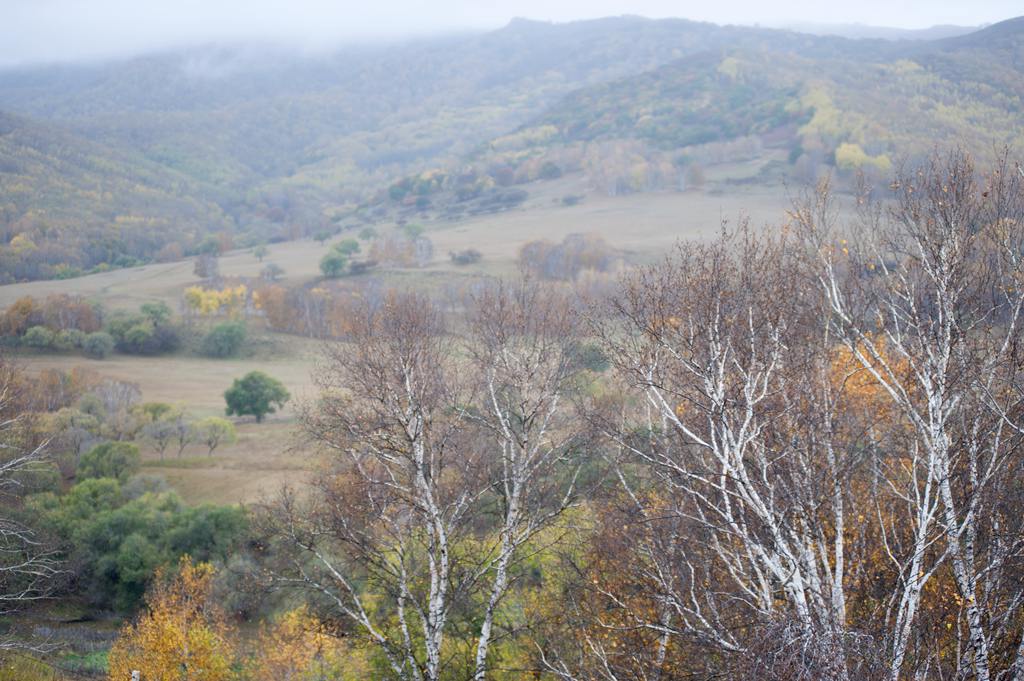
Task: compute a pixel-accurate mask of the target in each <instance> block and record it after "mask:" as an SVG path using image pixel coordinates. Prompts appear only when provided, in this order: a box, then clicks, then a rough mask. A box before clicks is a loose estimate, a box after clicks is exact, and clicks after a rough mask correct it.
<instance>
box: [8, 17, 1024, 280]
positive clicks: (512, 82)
mask: <svg viewBox="0 0 1024 681" xmlns="http://www.w3.org/2000/svg"><path fill="white" fill-rule="evenodd" d="M1021 36H1022V30H1021V23H1020V21H1019V20H1017V21H1008V22H1001V23H999V24H995V25H993V26H990V27H988V28H986V29H984V30H982V31H980V32H974V33H969V34H965V35H961V36H958V37H953V38H946V39H944V40H925V39H914V40H908V39H901V40H883V39H877V38H873V39H858V40H853V39H848V38H843V37H836V36H818V35H811V34H808V33H799V32H794V31H787V30H781V29H767V28H754V27H743V26H721V25H716V24H711V23H705V22H695V21H687V20H680V19H663V20H651V19H644V18H640V17H617V18H604V19H598V20H591V21H575V22H569V23H551V22H542V21H531V20H515V21H512V22H511V23H509V24H508V25H506V26H505V27H503V28H501V29H499V30H495V31H488V32H480V31H476V32H468V33H459V34H447V35H442V36H436V37H423V38H417V39H408V40H400V41H392V42H388V43H377V44H362V45H349V46H347V47H343V48H339V49H334V50H322V51H316V52H303V51H298V50H295V49H294V48H290V47H282V46H281V45H279V44H273V43H254V42H242V43H234V44H211V45H209V46H206V47H195V48H188V49H168V50H164V51H160V52H154V53H150V54H145V55H141V56H136V57H132V58H127V59H115V60H109V61H102V62H79V63H67V64H58V65H36V66H24V67H19V68H9V69H6V70H3V71H0V111H2V112H5V116H4V119H3V120H4V123H3V126H4V133H3V134H2V135H0V189H2V190H3V193H2V198H0V260H2V261H3V264H4V267H3V268H2V269H3V273H4V276H5V277H6V278H7V279H8V280H12V279H21V278H26V277H27V278H39V277H43V278H46V277H52V276H57V275H61V276H64V275H66V274H67V273H72V274H73V273H75V272H78V271H81V270H84V269H88V268H91V267H94V266H97V265H103V264H105V265H107V266H118V265H123V264H130V263H134V262H141V261H148V260H151V259H154V258H158V259H168V258H170V259H173V258H175V257H180V256H181V255H183V254H188V253H190V252H192V251H193V250H194V249H195V248H196V247H197V245H198V243H199V242H200V241H201V240H202V238H203V237H204V235H206V234H209V233H225V234H229V235H230V236H231V238H232V239H233V241H234V242H235V243H237V244H241V245H245V244H247V243H256V242H259V241H262V240H267V239H289V238H295V237H298V236H302V235H306V234H310V233H313V232H314V231H317V230H322V229H339V228H343V227H345V226H346V225H349V226H351V225H355V224H363V223H365V222H367V221H369V222H372V221H374V220H380V219H385V218H394V217H403V216H404V217H405V218H407V219H446V218H450V217H453V216H457V215H460V214H465V213H467V212H469V213H472V212H479V211H481V210H492V209H493V210H499V209H507V208H510V207H512V206H514V205H515V204H516V202H517V201H518V200H521V196H522V195H523V194H522V193H521V192H520V191H519V190H518V189H517V190H516V191H515V192H512V191H510V189H509V188H510V187H512V186H523V187H526V183H529V182H533V181H537V180H544V176H543V175H544V173H547V174H548V175H550V174H552V173H555V172H557V173H558V174H563V173H574V172H580V173H583V174H584V175H586V177H587V178H588V181H589V184H588V186H589V187H590V188H591V189H592V190H593V191H599V192H612V193H621V192H632V191H648V190H659V189H671V188H676V189H678V188H680V187H682V186H683V185H684V184H685V181H684V180H685V177H686V176H687V174H688V173H689V174H693V173H694V172H696V170H695V167H696V165H701V166H706V165H707V164H709V163H717V162H727V161H730V160H747V159H753V158H764V159H766V160H767V159H772V158H775V156H774V155H773V154H776V152H777V153H778V154H781V158H782V159H784V160H785V162H783V163H781V164H780V163H778V162H774V165H769V166H766V170H765V174H763V176H761V177H760V178H759V179H758V178H755V181H763V182H769V183H771V182H779V181H781V180H782V178H785V177H797V178H802V179H807V178H813V177H815V176H817V175H818V174H820V173H821V172H824V171H827V170H828V169H829V168H838V169H839V170H840V171H843V172H852V171H854V170H856V169H858V168H867V169H869V170H870V169H875V170H884V169H885V168H886V167H889V166H890V165H891V164H892V163H893V162H894V161H896V160H897V159H898V158H901V157H903V156H906V155H913V154H918V153H920V152H922V151H923V150H926V149H927V148H928V147H930V145H931V144H932V143H933V140H934V139H937V138H946V137H948V136H951V135H955V136H963V137H964V138H965V139H968V140H970V141H971V142H972V143H974V144H976V145H978V146H979V148H992V147H993V145H1001V144H1006V143H1013V142H1015V141H1017V139H1016V137H1017V136H1019V134H1020V130H1021V129H1022V125H1021V122H1022V121H1021V111H1022V110H1024V107H1022V106H1021V97H1022V93H1024V87H1022V77H1021V68H1020V59H1021V56H1020V55H1021V49H1022V47H1021V44H1022V38H1021ZM899 37H901V38H907V37H911V36H910V35H909V34H903V35H900V36H899ZM918 37H919V36H918ZM865 82H868V83H871V84H872V87H871V88H870V89H869V90H867V91H865V90H864V88H863V87H862V85H863V83H865ZM542 170H543V172H542ZM424 173H427V175H426V176H425V175H423V174H424ZM424 177H427V178H428V179H424ZM523 191H527V192H528V191H529V190H528V187H527V188H525V189H524V190H523ZM517 197H520V198H517ZM413 198H415V201H413ZM412 204H415V207H412ZM169 225H175V226H176V227H175V228H174V229H169V228H167V226H169ZM95 244H105V245H104V246H103V247H101V248H97V247H96V246H95Z"/></svg>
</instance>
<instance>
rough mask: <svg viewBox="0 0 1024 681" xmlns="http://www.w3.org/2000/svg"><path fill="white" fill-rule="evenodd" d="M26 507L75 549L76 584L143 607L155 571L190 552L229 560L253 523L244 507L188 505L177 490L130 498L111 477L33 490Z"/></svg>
mask: <svg viewBox="0 0 1024 681" xmlns="http://www.w3.org/2000/svg"><path fill="white" fill-rule="evenodd" d="M26 505H27V507H28V511H29V512H32V513H34V514H35V515H36V517H37V518H38V519H39V523H40V525H41V526H42V527H43V528H46V529H47V530H48V531H49V532H52V533H53V534H54V535H55V536H56V537H57V538H60V539H62V540H63V541H64V542H65V543H66V545H67V546H68V547H69V548H68V555H67V556H66V558H67V562H68V563H69V564H71V565H76V566H79V568H78V572H77V573H76V577H77V578H76V581H75V585H76V588H77V589H78V590H80V592H81V593H82V594H83V595H85V596H87V597H88V599H89V601H90V603H91V605H92V606H93V607H97V608H110V607H113V608H116V609H118V610H131V609H133V608H135V607H137V605H138V604H139V602H140V600H141V598H142V595H143V594H144V593H145V591H146V587H147V586H148V585H149V583H150V581H151V580H152V578H153V574H154V573H155V571H156V569H157V568H159V567H162V566H171V565H174V564H175V563H177V561H178V559H179V558H180V557H181V556H182V555H184V554H186V553H187V554H189V555H191V556H192V557H193V558H195V559H196V560H197V561H210V560H221V561H223V560H226V559H227V557H228V556H230V555H231V554H232V553H233V552H234V549H235V548H236V547H237V546H238V544H239V543H240V542H241V541H242V540H243V538H244V536H245V533H246V532H247V528H248V520H247V516H246V514H245V511H244V510H242V509H241V508H238V507H234V506H212V505H209V504H204V505H201V506H196V507H189V506H187V505H186V504H185V503H184V502H183V501H182V500H181V498H180V497H178V496H177V495H176V494H174V493H173V492H161V493H143V494H142V495H141V496H139V497H137V498H134V499H131V498H130V497H129V496H128V495H126V494H124V493H123V492H122V489H121V487H120V485H119V484H118V482H117V480H113V479H110V478H98V479H91V480H83V481H82V482H79V483H78V484H77V485H75V486H74V487H72V488H71V489H70V490H69V491H68V493H67V494H65V495H63V496H57V495H55V494H52V493H47V494H39V495H35V496H32V497H29V499H28V501H27V503H26Z"/></svg>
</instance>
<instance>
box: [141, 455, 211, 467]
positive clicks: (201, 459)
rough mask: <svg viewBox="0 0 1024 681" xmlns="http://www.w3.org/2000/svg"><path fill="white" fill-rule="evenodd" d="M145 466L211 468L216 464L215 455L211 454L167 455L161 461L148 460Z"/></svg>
mask: <svg viewBox="0 0 1024 681" xmlns="http://www.w3.org/2000/svg"><path fill="white" fill-rule="evenodd" d="M143 465H144V466H145V467H146V468H213V467H214V466H216V465H217V461H216V458H215V457H211V456H183V457H181V458H178V457H176V456H171V457H167V458H166V459H164V460H163V461H160V460H159V459H157V460H152V459H151V460H149V461H146V462H145V463H144V464H143Z"/></svg>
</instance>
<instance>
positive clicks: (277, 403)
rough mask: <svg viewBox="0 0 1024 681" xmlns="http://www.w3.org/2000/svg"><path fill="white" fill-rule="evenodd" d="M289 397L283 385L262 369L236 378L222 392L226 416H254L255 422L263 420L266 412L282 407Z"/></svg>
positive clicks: (272, 411) (270, 412)
mask: <svg viewBox="0 0 1024 681" xmlns="http://www.w3.org/2000/svg"><path fill="white" fill-rule="evenodd" d="M290 398H291V395H289V394H288V391H287V390H286V389H285V387H284V385H283V384H282V383H281V382H280V381H278V380H277V379H274V378H271V377H270V376H268V375H267V374H265V373H263V372H262V371H250V372H249V373H248V374H246V375H245V376H243V377H242V378H236V379H235V381H234V383H233V384H232V385H231V387H230V388H228V389H227V391H226V392H225V393H224V400H225V402H227V409H226V413H227V415H228V416H247V415H251V416H255V417H256V422H257V423H260V422H262V421H263V417H264V416H266V415H267V414H273V413H274V412H275V411H276V410H277V409H280V408H282V407H284V404H285V402H287V401H288V400H289V399H290Z"/></svg>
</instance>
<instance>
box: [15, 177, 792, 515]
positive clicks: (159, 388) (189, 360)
mask: <svg viewBox="0 0 1024 681" xmlns="http://www.w3.org/2000/svg"><path fill="white" fill-rule="evenodd" d="M717 172H718V174H719V176H723V175H724V176H725V177H728V176H729V175H730V174H734V175H737V176H739V177H742V175H743V173H745V172H749V168H743V167H736V168H733V167H726V168H723V169H719V170H718V171H717ZM585 190H586V188H585V185H584V180H583V178H582V177H581V176H579V175H573V176H566V177H563V178H560V179H559V180H557V181H553V182H546V183H537V184H535V187H534V189H533V191H531V198H530V200H529V201H528V202H527V203H525V204H524V205H523V206H522V207H520V208H519V209H516V210H513V211H509V212H505V213H498V214H493V215H487V216H482V217H475V218H472V219H467V220H462V221H458V222H454V223H451V222H439V223H433V224H430V223H428V224H426V225H424V226H425V227H426V228H427V233H428V235H429V236H430V238H431V240H432V241H433V243H434V249H435V254H434V259H433V261H432V262H431V263H430V264H428V265H427V266H426V267H423V268H418V269H411V268H410V269H394V270H386V271H379V272H377V273H375V274H374V275H363V276H377V277H380V278H381V279H383V280H384V282H385V285H389V286H396V287H424V286H426V287H430V288H433V287H442V286H444V285H446V284H448V283H451V282H454V281H459V280H464V279H465V278H471V277H477V276H485V275H511V274H513V273H514V272H515V271H516V257H517V254H518V250H519V248H520V246H521V245H522V244H523V243H525V242H527V241H531V240H535V239H547V240H549V241H559V240H561V239H562V238H563V237H564V236H566V235H568V234H573V233H592V234H599V235H600V236H602V237H603V238H604V239H605V240H606V241H607V242H608V243H609V245H611V246H612V247H613V248H615V249H617V250H618V251H620V252H622V253H623V254H625V255H627V256H629V257H630V258H631V259H634V260H647V259H653V258H657V257H658V256H659V255H660V254H662V253H664V252H665V251H666V250H667V249H669V248H670V247H671V246H672V245H673V244H674V243H675V242H676V241H677V240H679V239H700V238H703V237H707V236H709V235H713V234H715V233H716V232H717V231H718V229H719V226H720V224H721V222H722V220H728V221H729V222H731V223H735V221H736V220H737V219H738V217H740V216H747V217H749V218H750V220H751V221H752V222H753V223H754V224H776V223H778V222H780V221H781V220H782V219H783V218H784V215H785V210H786V208H787V199H786V195H785V192H784V191H783V190H782V189H781V188H777V187H775V188H773V187H766V186H763V185H761V186H733V187H728V188H726V187H725V185H723V184H719V183H716V184H715V185H711V186H710V187H709V188H708V189H707V190H691V191H687V192H657V193H648V194H632V195H626V196H618V197H608V196H603V195H594V194H590V195H587V196H586V197H585V199H584V200H583V201H582V202H581V203H579V204H578V205H574V206H565V205H563V203H562V201H561V197H563V196H566V195H570V194H583V193H584V192H585ZM348 236H349V234H348V233H342V235H341V236H340V237H337V238H345V237H348ZM330 243H331V242H328V243H327V244H324V245H321V244H319V243H317V242H316V241H313V240H312V239H305V240H301V241H294V242H285V243H279V244H272V245H271V246H269V254H268V255H267V256H266V257H265V258H264V260H263V261H262V262H260V261H258V260H257V258H256V257H255V256H254V255H253V254H252V253H251V252H250V251H249V250H236V251H231V252H229V253H226V254H224V255H223V256H222V257H221V259H220V271H221V273H222V275H224V276H226V277H234V276H239V277H256V276H258V274H259V270H260V269H261V268H262V267H263V266H265V265H266V264H267V263H269V262H273V263H276V264H277V265H279V266H280V267H282V268H283V269H284V272H285V273H284V277H283V281H284V282H286V283H302V282H306V281H312V280H314V279H316V278H317V277H319V276H320V272H319V267H318V265H319V260H320V258H321V257H322V256H323V254H324V253H326V252H327V250H328V249H329V247H330ZM467 248H475V249H477V250H479V251H480V252H481V253H482V254H483V259H482V260H481V261H480V262H479V263H477V264H474V265H469V266H464V267H456V266H455V265H453V264H452V263H451V261H450V260H449V258H448V253H449V252H450V251H458V250H462V249H467ZM196 283H198V278H197V277H196V275H195V274H194V273H193V262H192V260H191V259H189V260H183V261H178V262H172V263H159V264H152V265H146V266H144V267H136V268H129V269H121V270H115V271H111V272H104V273H101V274H93V275H88V276H84V277H79V278H76V279H67V280H55V281H34V282H26V283H19V284H12V285H6V286H0V307H6V306H8V305H10V304H11V303H12V302H14V301H15V300H17V299H18V298H20V297H22V296H25V295H31V296H34V297H36V298H43V297H45V296H47V295H50V294H60V293H68V294H78V295H82V296H86V297H88V298H92V299H96V300H99V301H101V302H102V303H103V305H104V306H106V307H107V308H108V309H112V310H116V309H135V308H138V306H139V305H140V304H142V303H146V302H150V301H163V302H166V303H167V304H168V305H169V306H170V307H171V308H172V309H174V310H178V309H180V305H181V294H182V291H183V290H184V289H185V288H186V287H188V286H191V285H195V284H196ZM251 326H254V327H255V326H258V325H251ZM251 335H252V336H254V338H253V339H252V340H253V341H255V343H253V344H254V345H257V346H258V349H257V351H256V352H254V353H250V354H252V355H253V356H250V357H247V358H244V359H207V358H203V357H198V356H193V355H190V354H184V353H177V354H173V355H168V356H157V357H142V356H133V355H124V354H114V355H112V356H111V357H109V358H107V359H104V360H93V359H89V358H87V357H83V356H81V355H79V354H36V353H29V352H22V353H19V361H20V362H22V363H23V364H24V365H25V366H26V367H27V368H28V369H29V370H30V371H40V370H43V369H63V370H69V369H72V368H74V367H77V366H82V367H87V368H89V369H91V370H93V371H96V372H97V373H98V374H100V375H101V376H103V377H110V378H113V379H116V380H119V381H128V382H132V383H136V384H138V385H139V388H140V389H141V391H142V399H143V401H147V402H168V403H174V404H181V405H184V406H186V407H187V409H188V410H189V412H190V413H191V414H192V415H193V416H194V417H196V418H202V417H206V416H215V415H222V414H223V410H224V398H223V393H224V391H225V390H226V389H227V388H228V387H229V386H230V385H231V382H232V380H233V379H235V378H237V377H240V376H242V375H244V374H245V373H247V372H249V371H252V370H256V369H259V370H262V371H264V372H266V373H268V374H270V375H271V376H273V377H275V378H277V379H279V380H280V381H281V382H282V383H284V385H285V386H286V387H287V389H288V390H289V392H290V393H291V394H292V398H293V399H292V401H291V402H290V403H289V404H288V406H287V407H286V408H285V409H284V410H282V411H281V412H279V413H278V414H274V415H271V416H270V417H268V418H267V420H266V421H265V422H264V423H262V424H256V423H255V422H253V421H252V419H239V420H237V424H236V425H237V427H238V442H237V443H235V444H233V445H226V446H223V447H221V448H219V449H218V450H217V451H216V452H215V454H214V455H213V456H212V457H209V456H207V455H206V450H205V448H204V447H202V446H201V445H198V444H193V445H191V446H189V448H188V449H186V450H185V452H184V453H183V456H182V457H181V458H179V457H177V456H175V455H174V454H173V453H172V452H170V451H168V453H167V455H166V457H165V461H163V462H161V461H160V460H159V457H158V456H157V454H156V452H155V451H153V450H152V449H147V447H146V446H145V445H144V446H143V451H142V456H143V461H144V472H146V473H149V474H155V475H160V476H162V477H164V478H165V479H166V480H167V482H168V483H169V484H170V485H171V486H172V487H173V488H175V489H176V490H177V491H178V492H179V493H180V494H181V496H182V497H183V498H184V499H185V500H187V501H188V502H190V503H201V502H216V503H247V502H252V501H255V500H257V499H259V498H260V497H261V496H263V495H266V494H272V493H273V492H274V491H275V490H276V489H278V488H279V487H280V486H281V485H282V484H284V483H296V482H300V481H301V478H302V476H303V472H304V471H306V470H308V469H309V467H310V465H311V464H312V460H311V456H310V454H309V452H308V451H303V448H302V447H301V444H300V443H299V442H297V440H296V436H295V433H294V422H295V408H296V407H297V405H298V404H300V403H301V402H302V401H303V400H308V399H312V398H313V397H314V396H315V391H314V386H313V383H312V379H311V372H312V370H313V367H314V362H315V360H316V356H317V353H318V350H319V344H318V343H317V342H316V341H311V340H309V339H306V338H302V337H299V336H294V335H288V334H278V333H272V332H268V331H265V330H262V329H258V328H254V329H253V330H252V333H251Z"/></svg>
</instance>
